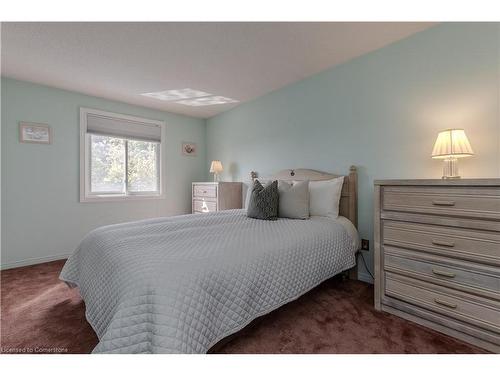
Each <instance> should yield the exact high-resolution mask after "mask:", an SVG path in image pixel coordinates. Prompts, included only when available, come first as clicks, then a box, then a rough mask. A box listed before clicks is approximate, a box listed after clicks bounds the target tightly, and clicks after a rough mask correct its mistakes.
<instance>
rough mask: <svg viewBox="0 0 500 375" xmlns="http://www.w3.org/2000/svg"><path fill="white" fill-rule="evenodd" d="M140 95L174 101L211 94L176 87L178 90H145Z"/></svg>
mask: <svg viewBox="0 0 500 375" xmlns="http://www.w3.org/2000/svg"><path fill="white" fill-rule="evenodd" d="M141 95H142V96H147V97H149V98H154V99H158V100H165V101H176V100H182V99H192V98H200V97H203V96H209V95H212V94H210V93H208V92H204V91H199V90H193V89H189V88H186V89H178V90H166V91H159V92H147V93H144V94H141Z"/></svg>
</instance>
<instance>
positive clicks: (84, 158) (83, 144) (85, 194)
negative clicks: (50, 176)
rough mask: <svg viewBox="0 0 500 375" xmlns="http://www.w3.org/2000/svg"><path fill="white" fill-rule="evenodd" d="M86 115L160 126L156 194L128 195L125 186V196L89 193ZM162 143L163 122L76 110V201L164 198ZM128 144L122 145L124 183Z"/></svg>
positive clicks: (88, 109)
mask: <svg viewBox="0 0 500 375" xmlns="http://www.w3.org/2000/svg"><path fill="white" fill-rule="evenodd" d="M88 115H97V116H105V117H111V118H114V119H117V120H125V121H132V122H138V123H144V124H150V125H157V126H159V127H160V131H161V135H160V142H159V143H158V147H157V148H156V152H157V156H156V157H157V162H158V168H157V173H158V176H157V178H158V192H130V191H128V189H127V186H125V193H116V192H110V193H93V192H92V191H91V181H90V177H91V173H90V172H91V171H90V158H91V142H90V138H91V134H90V133H87V117H88ZM110 137H113V138H123V139H125V140H139V139H134V138H131V137H126V136H124V137H119V136H113V135H110ZM164 144H165V122H164V121H159V120H151V119H146V118H142V117H136V116H129V115H124V114H120V113H113V112H106V111H101V110H98V109H92V108H84V107H82V108H80V202H113V201H130V200H149V199H164V198H165V180H166V178H165V172H164V161H163V155H164V151H163V148H164ZM127 146H128V143H127V142H125V184H127V183H128V182H127V179H128V176H127V170H128V147H127Z"/></svg>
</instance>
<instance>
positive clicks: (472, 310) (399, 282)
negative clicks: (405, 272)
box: [385, 272, 500, 334]
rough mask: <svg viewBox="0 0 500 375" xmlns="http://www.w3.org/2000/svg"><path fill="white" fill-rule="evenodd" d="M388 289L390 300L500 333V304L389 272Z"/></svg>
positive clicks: (386, 281)
mask: <svg viewBox="0 0 500 375" xmlns="http://www.w3.org/2000/svg"><path fill="white" fill-rule="evenodd" d="M385 288H386V295H388V296H390V297H393V298H397V299H400V300H402V301H405V302H408V303H411V304H413V305H415V306H418V307H422V308H425V309H428V310H431V311H435V312H437V313H440V314H442V315H445V316H448V317H450V318H453V319H457V320H460V321H463V322H466V323H469V324H472V325H475V326H477V327H480V328H483V329H487V330H490V331H492V332H495V333H496V334H499V333H500V304H498V303H495V302H494V301H489V300H486V299H484V300H483V299H481V298H480V297H474V298H470V295H468V294H467V293H461V292H458V291H453V290H451V289H448V288H444V287H441V286H437V285H434V284H431V283H426V282H423V281H417V280H414V279H410V278H407V277H403V276H399V275H396V274H393V273H389V272H387V273H386V280H385Z"/></svg>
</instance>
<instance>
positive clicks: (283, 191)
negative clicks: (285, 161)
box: [278, 180, 309, 219]
mask: <svg viewBox="0 0 500 375" xmlns="http://www.w3.org/2000/svg"><path fill="white" fill-rule="evenodd" d="M278 192H279V205H278V216H279V217H286V218H289V219H308V218H309V181H299V182H295V183H294V184H292V183H291V182H287V181H282V180H280V181H278Z"/></svg>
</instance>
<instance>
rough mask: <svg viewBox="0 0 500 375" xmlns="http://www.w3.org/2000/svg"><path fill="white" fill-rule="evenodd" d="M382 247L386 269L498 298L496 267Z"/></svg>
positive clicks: (498, 272)
mask: <svg viewBox="0 0 500 375" xmlns="http://www.w3.org/2000/svg"><path fill="white" fill-rule="evenodd" d="M384 251H385V261H384V269H385V270H386V271H387V272H392V273H398V274H401V275H404V276H408V277H413V278H418V279H420V280H423V281H428V282H432V283H436V284H439V285H443V286H446V287H449V288H453V289H457V290H462V291H464V292H467V293H473V294H476V295H480V296H484V297H488V298H493V299H496V300H500V269H499V268H498V267H488V266H478V265H476V264H474V263H470V262H462V261H456V260H450V259H447V258H443V257H440V256H435V255H431V254H422V253H418V252H415V251H412V250H404V249H398V248H392V247H390V248H389V247H387V248H385V249H384Z"/></svg>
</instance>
